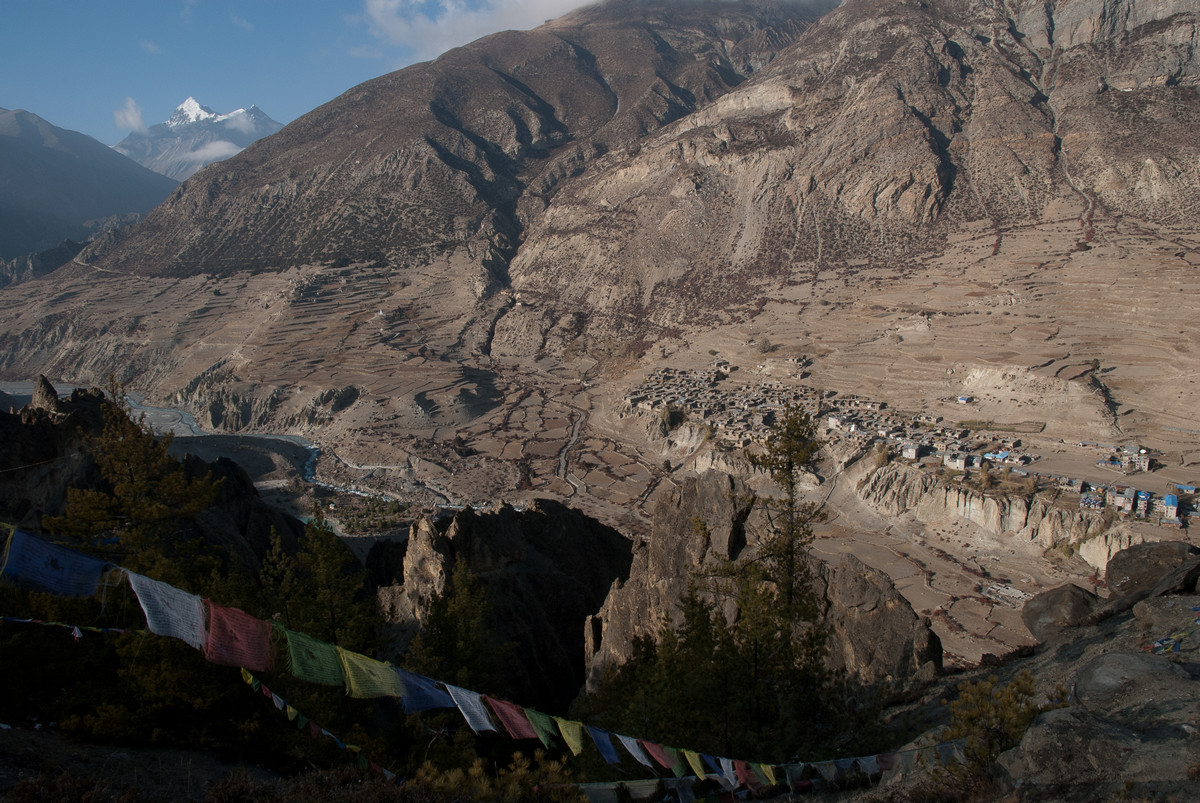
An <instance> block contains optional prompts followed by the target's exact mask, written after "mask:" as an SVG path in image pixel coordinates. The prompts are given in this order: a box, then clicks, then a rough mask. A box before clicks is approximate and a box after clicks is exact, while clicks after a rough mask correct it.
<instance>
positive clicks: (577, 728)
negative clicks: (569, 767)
mask: <svg viewBox="0 0 1200 803" xmlns="http://www.w3.org/2000/svg"><path fill="white" fill-rule="evenodd" d="M554 721H555V722H557V723H558V732H559V733H561V734H562V737H563V741H564V742H566V743H567V747H569V748H571V754H572V755H576V756H577V755H579V754H580V753H582V752H583V725H580V724H579V723H578V722H573V721H572V720H569V719H562V718H561V717H555V718H554Z"/></svg>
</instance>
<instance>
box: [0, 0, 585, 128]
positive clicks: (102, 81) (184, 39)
mask: <svg viewBox="0 0 1200 803" xmlns="http://www.w3.org/2000/svg"><path fill="white" fill-rule="evenodd" d="M587 3H588V0H431V1H427V2H418V1H416V0H240V2H239V0H0V107H2V108H5V109H24V110H25V111H29V112H32V113H34V114H36V115H38V116H39V117H41V118H43V119H45V120H46V121H47V122H49V123H51V124H53V125H56V126H58V127H60V128H68V129H72V130H74V131H82V132H83V133H85V134H88V135H89V136H92V137H94V138H96V139H98V140H100V141H101V142H103V143H104V144H106V145H113V144H115V143H117V142H119V141H120V140H122V139H124V138H125V136H126V135H127V134H128V133H129V132H130V131H131V130H135V129H138V128H141V127H148V126H151V125H154V124H155V123H161V122H164V121H165V120H166V119H167V118H168V117H170V116H171V112H172V111H174V109H175V107H176V106H178V105H179V104H180V103H182V102H183V101H184V100H185V99H186V98H188V97H189V96H191V97H194V98H195V99H196V100H197V101H199V102H200V103H201V104H203V105H205V106H208V107H209V108H211V109H212V110H213V111H215V112H217V113H219V114H227V113H229V112H232V111H234V110H235V109H240V108H246V107H249V106H251V105H256V106H258V107H259V108H260V109H262V110H263V112H265V113H266V114H267V115H268V116H269V117H271V118H272V119H274V120H277V121H279V122H281V123H285V124H286V123H289V122H291V121H292V120H294V119H296V118H297V117H300V116H301V115H303V114H304V113H306V112H308V111H311V110H312V109H315V108H316V107H318V106H320V105H321V104H323V103H326V102H328V101H330V100H332V99H333V98H335V97H337V96H338V95H340V94H342V93H343V92H345V91H346V90H347V89H350V88H351V87H353V86H355V85H357V84H360V83H362V82H363V81H366V80H369V79H371V78H375V77H377V76H380V75H384V74H386V73H389V72H392V71H393V70H397V69H400V68H401V67H405V66H407V65H409V64H413V63H415V62H418V61H425V60H427V59H431V58H434V57H436V56H437V55H438V54H440V53H442V52H444V51H446V50H448V49H450V48H452V47H457V46H459V45H463V44H466V43H467V42H472V41H474V40H476V39H478V38H479V37H481V36H484V35H486V34H489V33H495V32H496V31H502V30H508V29H529V28H533V27H536V26H538V25H540V24H541V23H543V22H545V21H546V20H547V19H552V18H554V17H559V16H562V15H563V14H565V13H566V12H568V11H570V10H572V9H574V8H577V7H580V6H583V5H586V4H587Z"/></svg>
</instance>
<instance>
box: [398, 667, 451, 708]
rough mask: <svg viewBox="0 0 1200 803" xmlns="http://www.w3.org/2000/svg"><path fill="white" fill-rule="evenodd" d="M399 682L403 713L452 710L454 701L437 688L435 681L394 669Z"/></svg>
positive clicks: (405, 670) (414, 673)
mask: <svg viewBox="0 0 1200 803" xmlns="http://www.w3.org/2000/svg"><path fill="white" fill-rule="evenodd" d="M394 668H395V670H396V674H397V675H399V676H400V681H401V682H402V683H403V684H404V698H403V700H402V702H403V704H404V713H406V714H415V713H417V712H418V711H428V710H429V709H430V708H453V707H454V700H453V699H451V697H450V695H449V694H446V692H445V691H443V690H442V689H439V688H438V687H437V681H436V680H431V679H430V678H427V677H425V676H424V675H418V674H417V673H416V672H409V671H408V670H407V669H400V668H399V667H394Z"/></svg>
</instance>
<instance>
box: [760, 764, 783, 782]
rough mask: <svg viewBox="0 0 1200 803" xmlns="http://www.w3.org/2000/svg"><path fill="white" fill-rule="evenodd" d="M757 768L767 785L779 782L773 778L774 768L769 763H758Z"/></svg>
mask: <svg viewBox="0 0 1200 803" xmlns="http://www.w3.org/2000/svg"><path fill="white" fill-rule="evenodd" d="M758 769H759V771H760V772H762V774H763V780H765V781H766V782H767V785H768V786H775V785H776V784H777V783H779V782H778V781H776V780H775V768H774V767H772V766H771V765H770V764H759V765H758Z"/></svg>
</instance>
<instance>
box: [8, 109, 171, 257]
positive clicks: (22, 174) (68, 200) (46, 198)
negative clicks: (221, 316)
mask: <svg viewBox="0 0 1200 803" xmlns="http://www.w3.org/2000/svg"><path fill="white" fill-rule="evenodd" d="M177 183H178V182H176V181H174V180H172V179H169V178H166V177H164V176H160V175H158V174H157V173H154V172H152V171H150V170H147V169H146V168H144V167H142V166H141V165H139V164H137V163H136V162H133V161H131V160H129V159H128V158H126V157H125V156H123V155H121V154H119V153H116V152H114V151H113V150H112V148H109V147H108V146H106V145H104V144H103V143H100V142H97V141H96V140H94V139H92V138H91V137H89V136H86V135H84V134H80V133H79V132H78V131H68V130H67V129H64V128H59V127H57V126H54V125H51V124H50V123H48V122H46V121H45V120H43V119H42V118H40V117H38V116H37V115H36V114H31V113H30V112H27V111H21V110H16V111H10V110H8V109H0V259H13V258H15V257H19V256H24V255H26V254H29V253H32V252H35V251H41V250H43V249H46V248H50V247H52V246H57V245H58V244H59V243H61V242H62V241H63V240H66V239H73V240H85V239H87V238H88V237H89V236H90V235H92V234H94V233H96V232H97V231H103V230H104V229H105V228H109V227H111V225H112V223H113V222H116V221H115V219H120V222H131V221H130V220H128V219H126V218H127V216H129V215H130V214H136V215H141V214H145V213H146V212H149V211H150V210H151V209H153V208H154V207H155V206H157V205H158V204H159V202H161V201H162V200H163V199H164V198H166V197H167V194H168V193H170V192H171V190H172V189H174V188H175V186H176V184H177Z"/></svg>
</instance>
